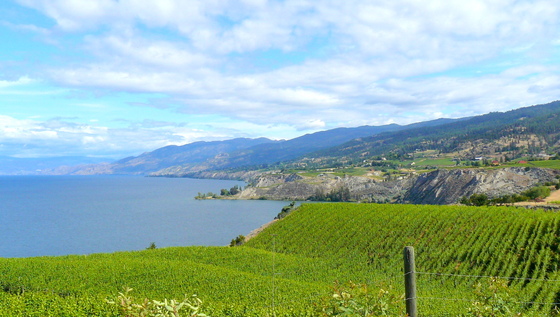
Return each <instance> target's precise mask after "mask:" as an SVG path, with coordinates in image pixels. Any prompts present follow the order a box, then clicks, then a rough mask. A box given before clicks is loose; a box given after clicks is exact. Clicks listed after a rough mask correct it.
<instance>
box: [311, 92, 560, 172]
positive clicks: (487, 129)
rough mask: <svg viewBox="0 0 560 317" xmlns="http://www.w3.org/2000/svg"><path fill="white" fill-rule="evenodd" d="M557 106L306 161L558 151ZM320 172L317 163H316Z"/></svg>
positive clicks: (373, 140)
mask: <svg viewBox="0 0 560 317" xmlns="http://www.w3.org/2000/svg"><path fill="white" fill-rule="evenodd" d="M559 136H560V102H559V101H556V102H552V103H549V104H545V105H538V106H532V107H525V108H520V109H516V110H511V111H508V112H504V113H501V112H495V113H489V114H486V115H482V116H477V117H472V118H469V119H467V120H461V121H457V122H452V123H448V124H444V125H439V126H433V127H427V128H426V127H421V128H414V129H407V130H402V131H396V132H391V133H381V134H378V135H374V136H371V137H367V138H361V139H356V140H352V141H350V142H348V143H345V144H342V145H340V146H336V147H333V148H330V149H328V150H325V151H318V152H315V153H310V154H308V155H306V158H305V159H304V160H303V162H306V163H308V164H309V161H310V160H314V161H319V162H324V163H325V164H326V165H328V164H329V162H333V161H344V162H347V163H350V164H351V163H354V164H356V163H358V162H361V161H363V160H364V159H370V158H375V157H379V156H383V157H386V158H392V159H407V158H411V157H413V155H414V153H415V152H423V151H429V150H433V151H437V152H439V153H443V154H452V155H454V156H456V157H458V158H460V159H465V158H474V157H476V156H484V155H492V156H496V155H503V156H507V157H508V158H509V159H511V158H516V157H520V156H522V155H537V154H539V153H540V152H558V150H559V149H560V143H559V140H560V138H559ZM314 165H315V166H316V167H320V165H321V163H319V164H314Z"/></svg>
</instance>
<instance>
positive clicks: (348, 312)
mask: <svg viewBox="0 0 560 317" xmlns="http://www.w3.org/2000/svg"><path fill="white" fill-rule="evenodd" d="M403 295H404V294H403ZM403 298H404V296H397V295H395V294H394V292H393V291H392V288H391V287H390V286H387V287H382V288H379V289H378V290H371V289H370V288H369V286H368V285H367V284H355V283H352V282H349V283H347V284H344V285H342V284H340V283H338V282H336V283H335V285H334V288H333V295H332V296H330V297H326V298H323V299H322V301H321V302H320V303H318V304H316V305H315V306H316V312H317V313H319V314H320V316H356V317H359V316H364V317H370V316H371V317H373V316H405V315H404V314H402V313H400V312H398V311H399V308H398V305H399V304H400V303H402V301H403Z"/></svg>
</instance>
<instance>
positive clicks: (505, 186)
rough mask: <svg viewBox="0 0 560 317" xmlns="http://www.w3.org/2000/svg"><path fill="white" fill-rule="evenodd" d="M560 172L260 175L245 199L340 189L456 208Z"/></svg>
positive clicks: (356, 196) (370, 197) (300, 196)
mask: <svg viewBox="0 0 560 317" xmlns="http://www.w3.org/2000/svg"><path fill="white" fill-rule="evenodd" d="M556 175H560V171H557V170H552V169H542V168H523V167H511V168H502V169H454V170H444V169H441V170H436V171H433V172H429V173H426V174H422V175H420V176H411V177H409V178H405V179H401V180H396V181H390V182H387V181H379V180H374V179H372V178H368V177H355V176H345V177H337V176H333V175H329V174H321V175H319V176H317V177H303V176H300V175H297V174H291V175H283V174H265V175H260V176H258V177H257V178H256V179H255V181H254V186H252V187H248V188H246V189H245V190H243V191H242V192H241V194H240V195H239V196H238V198H239V199H273V200H307V199H309V198H311V197H316V196H318V195H325V194H328V193H330V192H333V191H336V190H346V191H347V192H348V194H349V197H350V199H351V200H354V201H369V202H399V203H411V204H437V205H444V204H454V203H457V202H458V201H459V200H460V199H461V198H462V197H464V196H470V195H472V194H477V193H484V194H486V195H488V196H489V197H490V198H494V197H499V196H503V195H507V194H513V193H520V192H522V191H524V190H527V189H529V188H531V187H534V186H536V185H537V184H539V183H544V182H552V181H556Z"/></svg>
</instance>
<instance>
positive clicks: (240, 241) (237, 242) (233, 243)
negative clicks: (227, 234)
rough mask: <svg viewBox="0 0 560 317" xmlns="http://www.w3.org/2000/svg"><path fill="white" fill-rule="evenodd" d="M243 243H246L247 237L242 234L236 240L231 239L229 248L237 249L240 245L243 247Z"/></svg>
mask: <svg viewBox="0 0 560 317" xmlns="http://www.w3.org/2000/svg"><path fill="white" fill-rule="evenodd" d="M243 243H245V236H244V235H241V234H240V235H238V236H237V237H235V239H231V242H230V243H229V246H230V247H236V246H238V245H242V244H243Z"/></svg>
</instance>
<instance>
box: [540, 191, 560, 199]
mask: <svg viewBox="0 0 560 317" xmlns="http://www.w3.org/2000/svg"><path fill="white" fill-rule="evenodd" d="M544 201H545V202H551V201H560V190H554V191H552V192H551V193H550V196H548V197H546V199H545V200H544Z"/></svg>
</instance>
